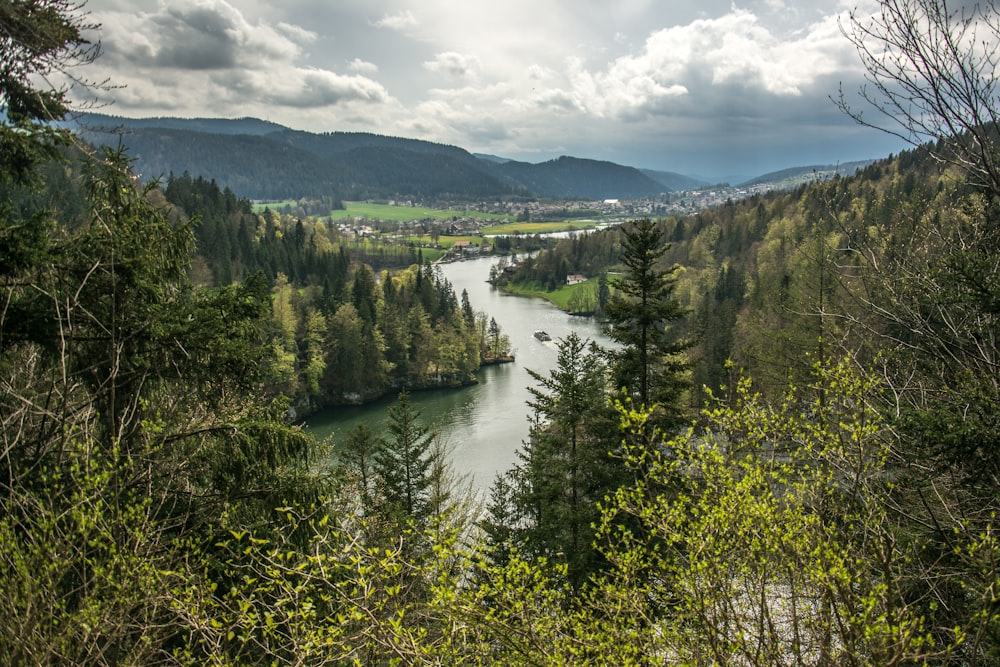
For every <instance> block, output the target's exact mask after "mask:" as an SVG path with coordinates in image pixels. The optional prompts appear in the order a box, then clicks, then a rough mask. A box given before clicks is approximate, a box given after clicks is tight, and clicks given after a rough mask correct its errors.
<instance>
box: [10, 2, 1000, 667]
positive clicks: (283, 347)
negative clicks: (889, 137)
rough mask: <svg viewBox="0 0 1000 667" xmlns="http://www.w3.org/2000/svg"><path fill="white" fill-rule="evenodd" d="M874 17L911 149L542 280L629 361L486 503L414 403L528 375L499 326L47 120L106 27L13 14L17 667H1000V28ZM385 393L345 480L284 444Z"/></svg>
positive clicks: (300, 440)
mask: <svg viewBox="0 0 1000 667" xmlns="http://www.w3.org/2000/svg"><path fill="white" fill-rule="evenodd" d="M881 7H882V13H881V14H879V15H876V16H875V18H873V19H871V20H870V21H869V20H867V19H866V20H864V21H861V20H859V19H854V20H853V23H851V24H850V25H847V26H845V27H844V30H845V34H846V35H847V37H848V38H849V39H851V40H852V41H853V42H854V44H855V45H856V46H857V49H858V55H859V58H860V59H861V61H862V63H863V64H864V66H865V68H866V69H867V70H868V72H869V73H870V75H871V78H870V81H871V82H872V87H871V88H869V89H866V90H865V91H864V92H863V99H864V100H865V101H867V103H868V104H870V105H871V106H872V107H874V109H875V110H876V112H878V111H881V112H882V115H881V116H880V115H879V114H878V113H876V114H875V116H876V117H878V118H880V119H881V121H880V122H881V123H883V125H882V126H881V127H883V129H885V130H886V131H894V132H897V133H900V134H901V135H902V136H905V137H906V138H908V139H910V140H911V142H912V144H913V150H911V151H906V152H904V153H902V154H900V155H897V156H894V157H890V158H887V159H885V160H883V161H880V162H878V163H875V164H873V165H870V166H869V167H866V168H865V169H863V170H861V171H860V172H859V173H858V174H856V175H855V176H852V177H842V178H839V179H835V180H833V181H829V182H822V183H815V184H812V185H808V186H804V187H802V188H799V189H797V190H795V191H792V192H785V193H774V194H771V195H768V196H760V197H757V198H754V199H750V200H747V201H741V202H732V203H730V204H727V205H725V206H723V207H721V208H719V209H716V210H711V211H705V212H702V213H699V214H697V215H694V216H690V217H684V218H670V219H664V220H650V219H639V220H633V221H630V222H628V223H625V224H623V225H621V227H620V228H618V229H616V230H612V231H607V232H601V233H596V234H592V235H588V236H587V237H585V238H581V239H577V240H572V241H567V242H565V243H563V244H561V245H559V246H557V247H555V248H553V249H551V250H548V251H546V252H543V253H541V254H540V255H539V256H538V257H537V258H536V259H532V260H522V261H521V262H520V263H519V267H518V269H517V271H516V273H515V276H514V278H513V279H514V280H522V281H534V282H536V283H538V284H541V285H546V284H549V285H552V286H555V285H557V284H559V282H560V281H564V280H565V273H568V272H586V273H587V274H588V275H592V276H593V275H604V276H605V278H604V280H603V281H601V282H599V283H598V289H599V293H598V294H597V295H595V298H598V299H599V301H600V305H601V311H602V317H603V318H604V319H605V320H606V322H607V327H608V334H609V336H610V337H611V339H612V340H613V341H614V342H615V346H614V347H613V348H612V349H603V348H600V347H598V346H596V345H594V344H592V343H591V342H589V341H586V340H582V339H580V338H578V337H576V336H572V335H571V336H568V337H567V338H565V339H563V340H560V341H559V348H558V361H557V364H556V367H555V368H554V369H553V370H551V371H550V372H549V373H547V374H543V373H535V374H533V375H532V378H533V380H534V385H533V386H532V387H531V388H530V393H531V397H532V398H531V402H530V407H531V409H532V413H533V417H532V423H531V432H530V436H529V437H528V439H527V440H526V441H525V442H524V443H522V447H521V450H520V452H519V460H518V463H517V464H516V465H515V466H514V467H513V468H512V469H511V470H509V471H507V472H505V473H504V474H501V475H498V477H497V478H496V480H495V481H494V483H493V486H492V488H491V490H490V494H489V497H488V498H486V499H484V500H483V501H482V502H480V500H479V499H477V498H476V497H475V496H474V495H473V494H472V493H471V492H470V490H469V489H468V488H467V487H466V486H464V485H463V484H462V482H461V480H459V479H457V478H456V476H455V475H454V474H453V473H452V472H451V470H450V467H449V464H448V458H447V452H446V451H444V450H443V445H442V443H441V442H439V441H438V440H437V438H436V437H435V434H434V432H433V431H431V430H429V429H428V428H427V427H426V426H425V425H424V424H423V423H422V422H421V420H420V415H419V413H418V411H417V410H415V409H414V407H413V405H412V404H411V403H410V397H409V390H410V389H416V388H419V387H420V386H427V385H433V384H435V383H450V382H462V381H465V380H466V379H467V377H468V374H469V373H471V371H472V370H474V369H475V368H478V366H479V365H480V364H482V363H489V362H492V361H498V360H501V359H502V358H503V357H504V356H505V355H506V354H508V353H509V349H508V348H507V347H506V345H507V343H506V341H505V340H504V336H503V333H502V332H501V331H499V329H498V328H497V327H496V325H495V323H493V322H490V320H489V316H488V315H487V314H484V313H478V312H476V311H475V310H474V307H473V305H472V304H470V303H469V302H468V298H467V297H464V296H463V295H456V294H455V293H454V290H453V289H452V288H451V286H450V285H449V284H448V283H447V281H445V280H444V279H443V278H442V277H441V276H440V274H439V273H438V272H436V271H435V270H434V268H433V267H432V266H427V265H426V264H425V263H424V262H422V261H421V258H420V257H419V255H416V256H414V255H411V252H415V251H414V250H413V249H411V248H408V247H406V246H400V247H394V248H386V247H380V246H374V245H373V246H371V247H367V246H362V247H359V246H355V245H352V244H351V243H349V242H348V240H347V239H346V238H345V237H343V236H341V235H340V232H338V231H337V230H334V229H331V228H330V227H328V226H326V225H325V223H323V222H322V221H319V220H318V219H315V218H310V217H308V216H307V217H305V218H298V217H293V216H288V215H281V214H278V213H275V212H272V211H264V212H262V213H254V212H253V210H252V208H251V207H250V205H249V203H248V202H247V201H246V200H242V199H240V198H238V197H237V196H236V195H235V194H234V193H233V192H232V191H230V190H228V189H226V188H222V189H220V188H219V187H218V185H217V184H215V183H213V182H212V181H211V180H205V179H204V178H200V177H192V176H191V175H189V174H182V175H181V176H174V175H171V176H169V177H167V178H166V180H165V181H164V182H160V183H156V182H150V183H143V182H142V180H141V179H139V178H136V177H135V175H134V173H133V171H132V162H131V158H130V156H129V154H128V152H127V151H125V150H123V149H122V148H120V147H119V148H108V147H104V148H97V147H94V146H91V145H89V144H87V143H86V142H83V141H81V140H80V139H79V138H78V137H76V136H74V135H73V134H72V133H71V132H70V131H68V130H66V129H64V128H63V127H62V126H60V125H54V124H52V123H51V122H50V121H51V120H53V119H58V118H62V117H64V116H65V114H66V113H68V112H69V111H70V105H69V102H68V100H67V98H66V95H65V91H61V90H58V89H52V88H47V87H45V86H44V85H43V84H40V83H38V82H39V81H45V80H46V79H45V78H44V77H43V78H38V77H37V76H36V75H39V74H41V75H47V74H51V73H53V72H58V71H60V69H61V68H68V67H73V68H85V66H86V64H87V63H88V62H91V61H92V60H93V59H94V58H96V57H98V56H99V53H100V47H99V45H95V44H88V43H86V42H85V41H84V40H83V39H82V37H81V34H82V31H83V29H84V27H85V21H86V15H85V14H80V13H78V12H77V9H78V7H77V5H75V4H73V3H71V2H67V1H65V0H28V1H27V2H23V3H10V2H0V19H2V20H0V26H2V30H3V31H4V33H3V35H4V39H3V40H2V41H0V48H2V49H3V58H2V59H0V102H2V104H3V111H4V112H5V113H4V114H3V121H2V122H0V256H2V258H3V262H2V264H0V503H2V512H0V581H2V582H3V591H2V592H3V595H0V661H2V662H4V663H5V664H11V665H65V664H87V665H204V664H212V665H255V664H261V665H264V664H267V665H272V664H307V665H413V664H428V665H444V664H447V665H494V664H497V665H580V664H621V665H654V664H664V665H673V664H686V665H761V666H763V665H786V664H787V665H807V664H808V665H814V664H815V665H831V664H837V665H924V664H935V665H936V664H940V665H992V664H1000V607H998V604H997V601H998V596H997V587H998V586H1000V537H998V535H997V518H996V516H997V511H998V509H1000V506H998V505H1000V503H998V498H1000V459H998V453H1000V413H998V408H997V406H998V405H1000V379H998V378H1000V368H998V366H1000V344H998V343H1000V341H998V339H997V336H998V335H1000V326H998V325H1000V322H998V319H1000V167H998V164H1000V161H998V156H1000V145H998V140H1000V133H998V129H1000V128H998V125H997V120H998V119H997V117H996V112H997V107H996V106H994V105H995V104H996V100H995V99H994V97H991V96H990V95H991V93H990V91H991V90H993V88H992V87H991V86H992V85H993V84H994V82H995V78H994V77H995V75H996V71H997V70H996V57H997V56H996V55H995V52H994V51H987V52H985V53H984V52H983V51H982V50H980V49H979V46H978V44H979V42H976V41H971V42H970V40H969V39H968V37H969V36H970V35H971V34H973V33H976V34H977V35H979V36H980V37H984V36H986V33H987V32H990V31H992V32H991V33H990V34H991V35H992V36H993V37H996V38H1000V17H998V15H997V13H996V11H995V9H994V8H993V7H992V5H988V6H985V7H979V6H977V7H976V8H975V9H974V10H967V11H966V12H965V13H953V12H950V11H948V10H947V7H946V6H945V5H944V4H943V3H940V2H939V1H938V0H884V1H883V2H882V4H881ZM916 25H919V26H920V27H921V29H920V30H916V29H913V28H914V26H916ZM929 46H933V47H934V48H928V47H929ZM918 65H919V66H918ZM970 86H972V89H974V90H977V91H979V92H981V93H982V94H977V95H969V94H967V92H968V91H969V90H970ZM977 86H978V87H977ZM839 104H840V105H841V108H842V110H843V111H844V112H845V113H847V114H848V115H850V116H852V117H853V118H855V119H856V120H858V121H859V122H864V123H874V122H876V121H873V120H872V114H866V115H864V116H862V114H861V112H860V111H859V109H857V108H855V107H852V106H851V105H850V104H849V103H848V102H847V101H846V99H844V98H841V99H840V100H839ZM602 284H603V285H604V286H605V287H606V290H604V291H603V293H601V291H600V286H601V285H602ZM361 376H364V378H366V382H367V378H369V377H371V378H374V379H375V380H376V383H375V386H377V387H380V391H387V392H391V393H397V396H398V398H397V401H396V403H395V404H394V405H393V406H392V408H391V409H390V410H389V414H388V416H387V421H386V427H387V428H386V435H385V436H379V435H376V434H375V433H373V432H372V431H371V430H369V429H367V428H366V427H363V426H362V427H357V428H356V429H354V430H353V431H351V432H350V434H349V436H348V439H347V442H346V443H345V446H344V447H343V448H342V449H341V450H339V451H338V452H337V455H336V456H332V455H331V454H332V452H331V451H330V446H329V443H323V442H317V441H315V439H313V438H311V437H310V436H309V435H308V434H307V433H305V432H304V431H302V430H301V429H299V428H297V427H296V426H294V424H293V423H292V422H291V421H290V420H289V419H288V415H289V409H290V408H293V407H295V406H296V405H306V404H308V403H309V402H310V401H312V400H318V399H317V397H326V398H325V399H324V400H361V399H363V398H364V397H363V396H353V395H352V394H356V393H358V389H357V387H358V385H357V384H356V382H357V380H358V378H359V377H361ZM330 397H333V398H330Z"/></svg>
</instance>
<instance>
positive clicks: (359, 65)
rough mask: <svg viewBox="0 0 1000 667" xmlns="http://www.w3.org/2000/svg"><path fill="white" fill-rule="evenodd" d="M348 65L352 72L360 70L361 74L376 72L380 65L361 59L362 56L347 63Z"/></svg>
mask: <svg viewBox="0 0 1000 667" xmlns="http://www.w3.org/2000/svg"><path fill="white" fill-rule="evenodd" d="M347 67H348V68H350V70H351V71H352V72H358V73H361V74H375V73H376V72H378V65H376V64H375V63H370V62H368V61H367V60H361V59H360V58H355V59H354V60H352V61H351V62H349V63H347Z"/></svg>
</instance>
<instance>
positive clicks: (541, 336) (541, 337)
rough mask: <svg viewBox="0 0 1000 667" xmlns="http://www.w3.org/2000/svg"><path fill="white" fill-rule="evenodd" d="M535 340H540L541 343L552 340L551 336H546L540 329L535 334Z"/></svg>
mask: <svg viewBox="0 0 1000 667" xmlns="http://www.w3.org/2000/svg"><path fill="white" fill-rule="evenodd" d="M535 338H537V339H538V340H540V341H542V342H544V341H547V340H552V336H550V335H548V334H547V333H545V332H544V331H542V330H541V329H539V330H538V331H536V332H535Z"/></svg>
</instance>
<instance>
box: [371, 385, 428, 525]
mask: <svg viewBox="0 0 1000 667" xmlns="http://www.w3.org/2000/svg"><path fill="white" fill-rule="evenodd" d="M419 419H420V412H419V411H417V410H415V409H414V408H413V406H412V405H411V404H410V395H409V393H407V392H405V391H404V392H402V393H400V394H399V398H398V400H397V403H396V404H395V405H393V406H392V407H390V408H389V415H388V418H387V421H386V428H387V429H388V431H389V433H390V437H389V438H388V439H387V440H386V441H385V446H384V447H383V448H382V449H381V450H380V451H379V453H378V455H377V456H376V460H375V469H376V471H377V474H378V476H379V478H380V479H381V480H382V492H383V494H384V496H385V501H386V505H385V513H386V514H388V515H390V516H391V517H394V518H395V519H396V520H397V521H399V522H401V523H407V522H409V521H413V522H414V523H417V524H420V523H421V522H422V521H423V520H424V519H426V518H427V516H428V513H429V509H430V508H429V506H428V494H429V490H430V470H431V457H430V447H431V442H432V441H433V439H434V434H433V433H431V432H430V430H429V429H428V428H427V427H426V426H423V425H422V424H420V422H419Z"/></svg>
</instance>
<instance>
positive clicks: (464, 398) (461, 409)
mask: <svg viewBox="0 0 1000 667" xmlns="http://www.w3.org/2000/svg"><path fill="white" fill-rule="evenodd" d="M493 261H494V260H493V259H491V258H483V259H476V260H470V261H466V262H457V263H454V264H446V265H444V266H443V267H442V269H443V271H444V275H445V276H446V277H447V278H448V280H450V281H451V283H452V285H453V286H454V288H455V292H456V294H459V295H460V294H461V293H462V290H463V289H465V290H468V292H469V299H470V301H471V302H472V305H473V307H474V308H475V309H476V310H482V311H485V312H487V313H488V314H489V315H490V316H491V317H493V318H494V319H496V321H497V324H499V325H500V327H501V328H502V329H503V331H504V332H505V333H506V334H507V335H508V336H510V340H511V346H512V347H513V349H514V354H515V355H516V357H517V360H516V361H515V362H514V363H513V364H501V365H498V366H489V367H487V368H484V369H481V370H480V371H479V373H478V374H477V377H478V378H479V384H477V385H473V386H470V387H465V388H462V389H442V390H437V389H435V390H429V391H420V392H414V393H413V394H411V395H410V400H411V403H412V405H413V406H414V407H415V408H416V409H417V410H419V411H420V412H421V419H422V421H423V422H424V424H426V425H427V426H429V427H432V428H434V429H436V430H437V431H438V432H439V433H440V434H441V436H442V437H443V438H444V439H445V441H446V442H447V443H448V445H449V446H450V448H451V451H452V459H451V460H452V464H453V466H454V468H455V470H456V472H459V473H463V474H469V475H471V476H472V481H473V485H474V487H475V488H477V489H480V490H482V489H487V488H489V486H490V484H492V482H493V478H494V476H495V475H496V474H497V473H498V472H503V471H505V470H507V469H508V468H510V467H511V466H512V465H513V464H514V463H515V462H516V460H517V456H516V452H517V449H518V448H519V447H520V446H521V443H522V441H524V440H525V439H526V438H527V436H528V415H529V413H530V408H528V406H527V401H528V399H529V398H530V397H531V395H530V393H529V392H528V390H527V387H528V386H531V385H533V384H534V381H533V380H532V379H531V376H530V375H528V373H527V369H529V368H530V369H532V370H534V371H536V372H539V373H543V374H547V373H548V371H549V370H550V369H551V368H553V366H554V365H555V362H556V354H557V345H556V342H557V341H558V340H559V339H560V338H562V337H565V336H566V335H568V334H569V333H570V332H572V331H576V332H577V334H578V335H580V336H581V337H583V338H590V339H592V340H596V341H597V342H598V343H600V344H602V345H606V344H608V342H609V341H608V339H607V338H606V337H605V336H604V335H603V334H602V333H601V331H600V326H599V325H598V324H597V323H596V322H594V321H593V320H592V319H590V318H582V317H572V316H570V315H567V314H566V313H564V312H562V311H560V310H558V309H557V308H555V307H553V306H551V305H550V304H549V303H548V302H546V301H543V300H541V299H528V298H524V297H515V296H509V295H505V294H502V293H500V292H499V291H498V290H496V289H494V288H493V287H492V286H491V285H490V284H489V283H487V282H486V278H487V276H488V275H489V269H490V265H491V264H492V263H493ZM538 329H544V330H545V331H547V332H548V333H549V334H550V335H551V336H552V338H553V340H552V341H549V342H541V341H539V340H537V339H536V338H535V337H534V332H535V331H536V330H538ZM393 401H395V397H387V398H385V399H383V400H381V401H378V402H375V403H370V404H368V405H364V406H359V407H354V406H351V407H337V408H331V409H329V410H325V411H323V412H321V413H319V414H316V415H314V416H313V417H311V418H310V419H309V420H308V422H307V427H308V428H309V429H310V430H311V431H312V432H313V433H315V434H316V435H317V436H318V437H321V438H322V437H327V436H332V437H333V440H334V442H335V443H337V444H339V443H340V442H341V441H342V440H343V438H344V437H345V436H346V435H347V432H348V431H349V430H350V429H351V427H353V426H354V425H355V424H357V423H358V422H366V423H367V424H368V425H369V426H370V427H371V428H372V429H373V430H374V431H376V432H380V433H384V421H385V416H386V411H387V410H388V407H389V406H390V405H392V403H393Z"/></svg>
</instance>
